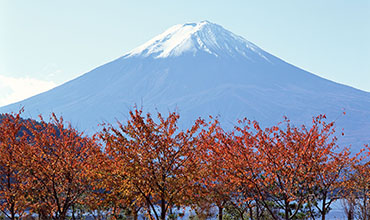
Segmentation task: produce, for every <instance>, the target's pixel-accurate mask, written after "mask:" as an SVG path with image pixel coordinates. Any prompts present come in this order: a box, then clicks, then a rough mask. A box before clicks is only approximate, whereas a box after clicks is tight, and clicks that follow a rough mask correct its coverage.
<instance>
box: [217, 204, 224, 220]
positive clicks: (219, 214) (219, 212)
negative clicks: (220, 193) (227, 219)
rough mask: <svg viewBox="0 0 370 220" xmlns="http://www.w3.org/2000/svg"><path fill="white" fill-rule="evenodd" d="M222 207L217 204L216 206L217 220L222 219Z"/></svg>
mask: <svg viewBox="0 0 370 220" xmlns="http://www.w3.org/2000/svg"><path fill="white" fill-rule="evenodd" d="M223 209H224V208H223V207H221V206H219V207H218V220H222V215H223V214H222V211H223Z"/></svg>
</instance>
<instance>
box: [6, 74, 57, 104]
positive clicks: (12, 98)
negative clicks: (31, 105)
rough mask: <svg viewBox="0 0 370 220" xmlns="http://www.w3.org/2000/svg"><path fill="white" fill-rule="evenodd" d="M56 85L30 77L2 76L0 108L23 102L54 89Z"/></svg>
mask: <svg viewBox="0 0 370 220" xmlns="http://www.w3.org/2000/svg"><path fill="white" fill-rule="evenodd" d="M55 86H57V85H56V83H54V82H52V81H44V80H39V79H35V78H30V77H21V78H16V77H9V76H3V75H0V106H4V105H7V104H11V103H14V102H18V101H21V100H23V99H26V98H28V97H31V96H34V95H36V94H39V93H42V92H45V91H47V90H49V89H52V88H54V87H55Z"/></svg>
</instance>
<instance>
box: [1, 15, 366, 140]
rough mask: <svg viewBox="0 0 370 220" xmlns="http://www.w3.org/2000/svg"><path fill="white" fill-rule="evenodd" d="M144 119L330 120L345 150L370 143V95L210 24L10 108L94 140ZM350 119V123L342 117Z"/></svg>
mask: <svg viewBox="0 0 370 220" xmlns="http://www.w3.org/2000/svg"><path fill="white" fill-rule="evenodd" d="M134 105H136V106H139V107H141V106H142V107H143V108H144V111H150V112H155V111H160V112H168V111H173V110H177V111H178V112H179V113H180V116H181V120H182V121H181V123H182V125H183V126H188V125H190V124H191V123H192V122H193V121H194V120H195V119H196V118H197V117H199V116H201V117H207V116H208V115H214V116H219V117H220V120H221V122H222V124H223V125H224V126H225V127H227V128H231V127H232V126H233V125H234V124H235V122H236V120H237V119H241V118H243V117H248V118H249V119H252V120H258V121H260V122H261V123H262V125H271V124H274V123H277V122H279V121H281V120H282V119H283V116H284V115H285V116H288V117H289V118H290V119H292V121H293V122H295V123H307V124H309V122H310V121H311V119H312V116H314V115H317V114H322V113H325V114H327V116H328V118H329V120H336V124H337V130H338V131H340V132H341V130H342V129H344V132H345V134H346V135H345V137H343V138H340V143H341V144H343V145H348V144H352V145H353V146H355V147H358V146H361V145H362V144H365V143H369V142H370V136H369V133H370V93H367V92H364V91H360V90H357V89H354V88H351V87H348V86H345V85H341V84H337V83H335V82H332V81H329V80H326V79H323V78H321V77H318V76H316V75H314V74H311V73H309V72H306V71H304V70H302V69H299V68H297V67H295V66H293V65H290V64H288V63H286V62H284V61H282V60H280V59H279V58H277V57H275V56H273V55H271V54H269V53H267V52H265V51H263V50H262V49H260V48H259V47H257V46H256V45H254V44H252V43H250V42H249V41H247V40H245V39H244V38H242V37H240V36H237V35H235V34H233V33H231V32H230V31H228V30H225V29H224V28H223V27H221V26H220V25H217V24H213V23H211V22H208V21H202V22H199V23H187V24H183V25H175V26H173V27H171V28H170V29H168V30H167V31H165V32H164V33H162V34H160V35H158V36H156V37H155V38H153V39H152V40H150V41H148V42H147V43H145V44H143V45H141V46H139V47H137V48H135V49H133V50H132V51H130V52H128V53H126V54H125V55H123V56H122V57H120V58H118V59H116V60H114V61H112V62H110V63H107V64H105V65H102V66H100V67H98V68H96V69H94V70H92V71H90V72H88V73H86V74H84V75H82V76H80V77H78V78H76V79H74V80H71V81H69V82H67V83H65V84H63V85H61V86H58V87H56V88H54V89H52V90H50V91H47V92H44V93H42V94H39V95H37V96H34V97H31V98H29V99H26V100H23V101H21V102H18V103H15V104H12V105H8V106H4V107H1V108H0V112H9V111H18V110H19V108H20V107H21V106H24V107H25V110H26V112H25V114H24V116H26V117H33V118H36V117H37V115H39V114H42V115H44V116H47V115H49V114H50V112H55V113H56V114H58V115H62V116H63V117H64V118H65V119H66V120H69V121H71V122H72V124H73V125H74V126H76V127H77V128H79V129H81V130H84V131H86V132H88V133H90V134H91V133H93V132H95V131H97V130H98V128H97V126H96V125H97V124H98V123H102V122H104V121H107V122H112V123H114V122H115V121H116V119H121V120H125V119H127V113H128V110H129V109H132V108H133V106H134ZM343 111H346V112H347V114H346V115H345V116H341V115H342V112H343Z"/></svg>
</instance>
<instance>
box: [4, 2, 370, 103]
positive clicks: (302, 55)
mask: <svg viewBox="0 0 370 220" xmlns="http://www.w3.org/2000/svg"><path fill="white" fill-rule="evenodd" d="M201 20H209V21H211V22H214V23H218V24H220V25H222V26H224V27H225V28H226V29H228V30H230V31H232V32H234V33H235V34H238V35H241V36H243V37H244V38H246V39H247V40H249V41H251V42H253V43H255V44H257V45H258V46H259V47H261V48H262V49H264V50H266V51H267V52H270V53H272V54H273V55H275V56H277V57H279V58H281V59H283V60H285V61H287V62H289V63H291V64H293V65H296V66H298V67H301V68H303V69H305V70H308V71H310V72H312V73H314V74H317V75H319V76H322V77H324V78H327V79H330V80H333V81H336V82H340V83H343V84H347V85H350V86H353V87H356V88H359V89H362V90H365V91H370V0H351V1H349V0H310V1H300V0H279V1H277V0H270V1H264V0H254V1H248V0H238V1H237V0H229V1H225V0H222V1H221V0H198V1H195V0H186V1H185V0H157V1H149V0H146V1H144V0H136V1H133V0H132V1H124V0H120V1H119V0H104V1H102V0H100V1H94V0H63V1H48V0H32V1H30V0H23V1H21V0H0V105H3V104H7V103H9V102H12V101H16V100H19V99H21V98H24V97H26V96H28V95H32V94H34V93H37V92H40V91H43V90H44V89H47V88H51V87H53V86H55V85H58V84H60V83H63V82H65V81H67V80H70V79H72V78H75V77H76V76H78V75H81V74H83V73H86V72H88V71H89V70H91V69H92V68H95V67H97V66H99V65H102V64H104V63H106V62H108V61H111V60H113V59H115V58H117V57H120V56H122V55H123V54H124V53H125V52H127V51H129V50H131V49H133V48H135V47H137V46H139V45H140V44H142V43H144V42H145V41H147V40H149V39H151V38H152V37H154V36H155V35H157V34H159V33H161V32H162V31H164V30H166V29H167V28H169V27H170V26H172V25H174V24H178V23H185V22H197V21H201Z"/></svg>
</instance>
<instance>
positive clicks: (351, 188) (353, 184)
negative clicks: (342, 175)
mask: <svg viewBox="0 0 370 220" xmlns="http://www.w3.org/2000/svg"><path fill="white" fill-rule="evenodd" d="M351 165H352V167H351V168H352V169H351V170H350V172H348V173H347V178H348V179H347V181H345V190H347V193H346V194H345V196H344V206H345V209H346V213H347V215H348V219H350V218H352V219H354V218H355V217H356V219H365V220H368V219H370V172H369V171H370V147H369V146H368V145H365V147H364V148H363V149H362V150H361V151H360V153H358V155H357V160H355V162H354V163H352V164H351Z"/></svg>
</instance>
